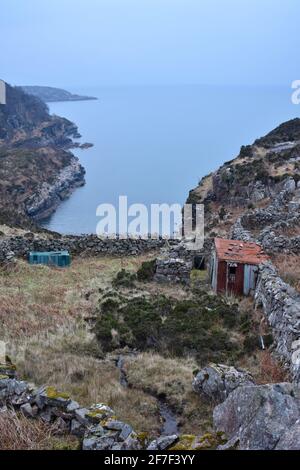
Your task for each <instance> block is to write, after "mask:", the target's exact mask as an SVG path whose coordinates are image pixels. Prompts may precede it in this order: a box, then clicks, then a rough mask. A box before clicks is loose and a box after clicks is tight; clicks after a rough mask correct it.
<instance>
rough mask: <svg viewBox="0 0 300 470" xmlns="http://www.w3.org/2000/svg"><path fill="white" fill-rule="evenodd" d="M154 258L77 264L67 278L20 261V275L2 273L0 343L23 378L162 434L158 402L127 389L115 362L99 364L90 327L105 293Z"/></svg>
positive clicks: (140, 428)
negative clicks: (116, 280) (122, 276)
mask: <svg viewBox="0 0 300 470" xmlns="http://www.w3.org/2000/svg"><path fill="white" fill-rule="evenodd" d="M153 256H154V255H153V254H147V255H144V256H140V257H137V258H134V257H129V258H122V259H121V258H112V257H99V258H85V259H80V258H77V259H75V260H73V263H72V266H71V267H70V268H69V269H66V270H60V269H55V268H48V267H45V266H30V265H28V264H27V263H26V262H23V261H18V263H17V269H16V270H15V272H14V273H10V274H6V273H4V272H2V273H0V337H1V339H4V340H5V341H6V342H7V346H8V353H9V355H10V356H11V358H12V360H13V361H14V362H16V364H17V368H18V371H19V375H20V376H21V377H24V378H25V379H27V380H28V381H32V382H34V383H35V384H36V385H43V384H48V385H53V386H56V387H57V388H59V389H61V390H63V391H66V392H68V393H70V395H71V396H72V397H73V398H74V399H75V400H77V401H79V402H80V403H81V404H82V405H91V404H92V403H97V402H104V403H107V404H108V405H109V406H111V407H112V408H113V409H114V410H115V412H116V414H117V416H118V418H120V419H123V420H124V421H126V422H129V423H131V424H132V425H133V426H134V428H135V429H136V430H138V431H148V432H151V433H156V432H157V430H158V428H159V426H160V423H159V419H158V414H157V403H156V400H155V399H153V398H152V397H149V396H147V395H146V394H144V393H143V392H142V391H137V392H136V393H132V391H129V390H126V389H124V388H122V387H121V385H120V384H119V373H118V370H117V368H116V367H115V364H114V362H113V361H103V360H99V359H97V357H101V355H102V353H101V349H100V347H99V345H98V344H97V342H96V341H95V338H94V336H93V335H92V334H91V333H90V331H89V326H88V324H87V323H86V321H85V319H86V318H87V317H90V316H91V315H92V314H93V313H94V309H95V307H96V306H97V305H98V301H99V289H106V288H107V287H110V286H111V282H112V279H113V278H114V277H115V275H116V273H117V272H118V271H119V270H120V269H121V268H125V269H128V270H132V271H133V270H134V271H135V270H137V269H138V267H139V266H140V264H141V263H142V262H143V261H145V260H147V259H149V258H150V259H151V258H153Z"/></svg>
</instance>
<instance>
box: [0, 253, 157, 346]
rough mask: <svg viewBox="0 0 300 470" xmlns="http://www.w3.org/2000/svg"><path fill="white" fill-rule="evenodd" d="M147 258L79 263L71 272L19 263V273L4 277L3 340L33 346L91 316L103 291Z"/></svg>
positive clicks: (0, 278)
mask: <svg viewBox="0 0 300 470" xmlns="http://www.w3.org/2000/svg"><path fill="white" fill-rule="evenodd" d="M147 256H148V257H149V256H150V255H147ZM147 256H146V255H145V256H141V257H138V258H133V257H131V258H123V259H120V258H111V257H98V258H86V259H81V258H76V259H74V260H73V263H72V265H71V267H70V268H69V269H57V268H50V267H47V266H30V265H29V264H27V263H26V262H24V261H18V263H17V268H16V270H15V271H14V272H11V273H5V272H3V271H2V272H0V336H1V338H2V339H3V340H4V341H10V340H11V339H13V340H14V341H16V340H17V341H19V342H22V341H25V342H27V341H28V339H29V338H32V337H36V336H38V335H40V334H44V333H45V332H47V333H49V332H51V331H52V332H53V331H56V330H58V329H60V328H63V327H64V326H66V325H70V323H74V322H76V321H78V320H79V319H82V318H85V317H87V316H89V315H90V314H91V313H92V312H93V311H94V307H95V305H96V303H97V301H98V297H99V294H98V291H99V288H105V287H106V286H108V285H110V283H111V280H112V278H113V277H114V276H115V275H116V273H117V272H118V271H119V270H120V269H121V267H126V269H128V268H129V269H134V268H135V266H139V264H140V263H141V262H142V261H144V260H145V259H147ZM86 294H88V295H86Z"/></svg>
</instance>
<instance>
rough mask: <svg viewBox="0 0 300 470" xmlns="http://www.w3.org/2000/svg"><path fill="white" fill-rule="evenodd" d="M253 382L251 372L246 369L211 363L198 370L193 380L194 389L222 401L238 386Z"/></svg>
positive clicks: (214, 399) (212, 398)
mask: <svg viewBox="0 0 300 470" xmlns="http://www.w3.org/2000/svg"><path fill="white" fill-rule="evenodd" d="M253 383H254V381H253V378H252V376H251V374H250V373H249V372H247V371H245V370H242V369H235V368H234V367H230V366H226V365H222V364H210V365H209V366H208V367H205V368H204V369H202V370H201V371H200V372H198V374H197V375H196V377H195V378H194V381H193V389H194V390H195V392H197V393H200V394H201V395H204V396H206V397H208V398H209V399H211V400H213V401H217V402H221V401H224V400H225V399H226V398H227V397H228V395H229V393H231V392H232V391H233V390H235V389H236V388H237V387H240V386H242V385H252V384H253Z"/></svg>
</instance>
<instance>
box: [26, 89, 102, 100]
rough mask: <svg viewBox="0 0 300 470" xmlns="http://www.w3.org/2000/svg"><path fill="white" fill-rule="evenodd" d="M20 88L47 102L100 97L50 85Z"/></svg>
mask: <svg viewBox="0 0 300 470" xmlns="http://www.w3.org/2000/svg"><path fill="white" fill-rule="evenodd" d="M20 88H21V89H22V90H23V91H25V93H27V94H29V95H33V96H36V97H37V98H39V99H41V100H42V101H45V103H54V102H58V101H90V100H97V99H98V98H96V97H94V96H83V95H76V94H74V93H70V92H69V91H67V90H63V89H61V88H54V87H49V86H22V87H20Z"/></svg>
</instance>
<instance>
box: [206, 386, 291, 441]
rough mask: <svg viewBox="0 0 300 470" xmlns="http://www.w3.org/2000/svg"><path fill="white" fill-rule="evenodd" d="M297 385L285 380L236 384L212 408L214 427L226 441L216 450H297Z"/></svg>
mask: <svg viewBox="0 0 300 470" xmlns="http://www.w3.org/2000/svg"><path fill="white" fill-rule="evenodd" d="M299 418H300V388H299V385H292V384H289V383H282V384H275V385H260V386H255V385H250V386H242V387H238V388H237V389H236V390H234V391H233V392H232V393H230V395H229V396H228V398H227V399H226V400H225V402H224V403H222V404H221V405H218V406H217V407H216V408H215V409H214V413H213V420H214V426H215V429H216V430H217V431H218V432H224V433H225V434H226V435H227V437H228V439H229V441H228V442H227V444H225V445H223V446H220V447H219V449H230V448H238V449H240V450H274V449H285V450H289V449H298V450H299V449H300V440H299V431H300V429H299Z"/></svg>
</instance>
